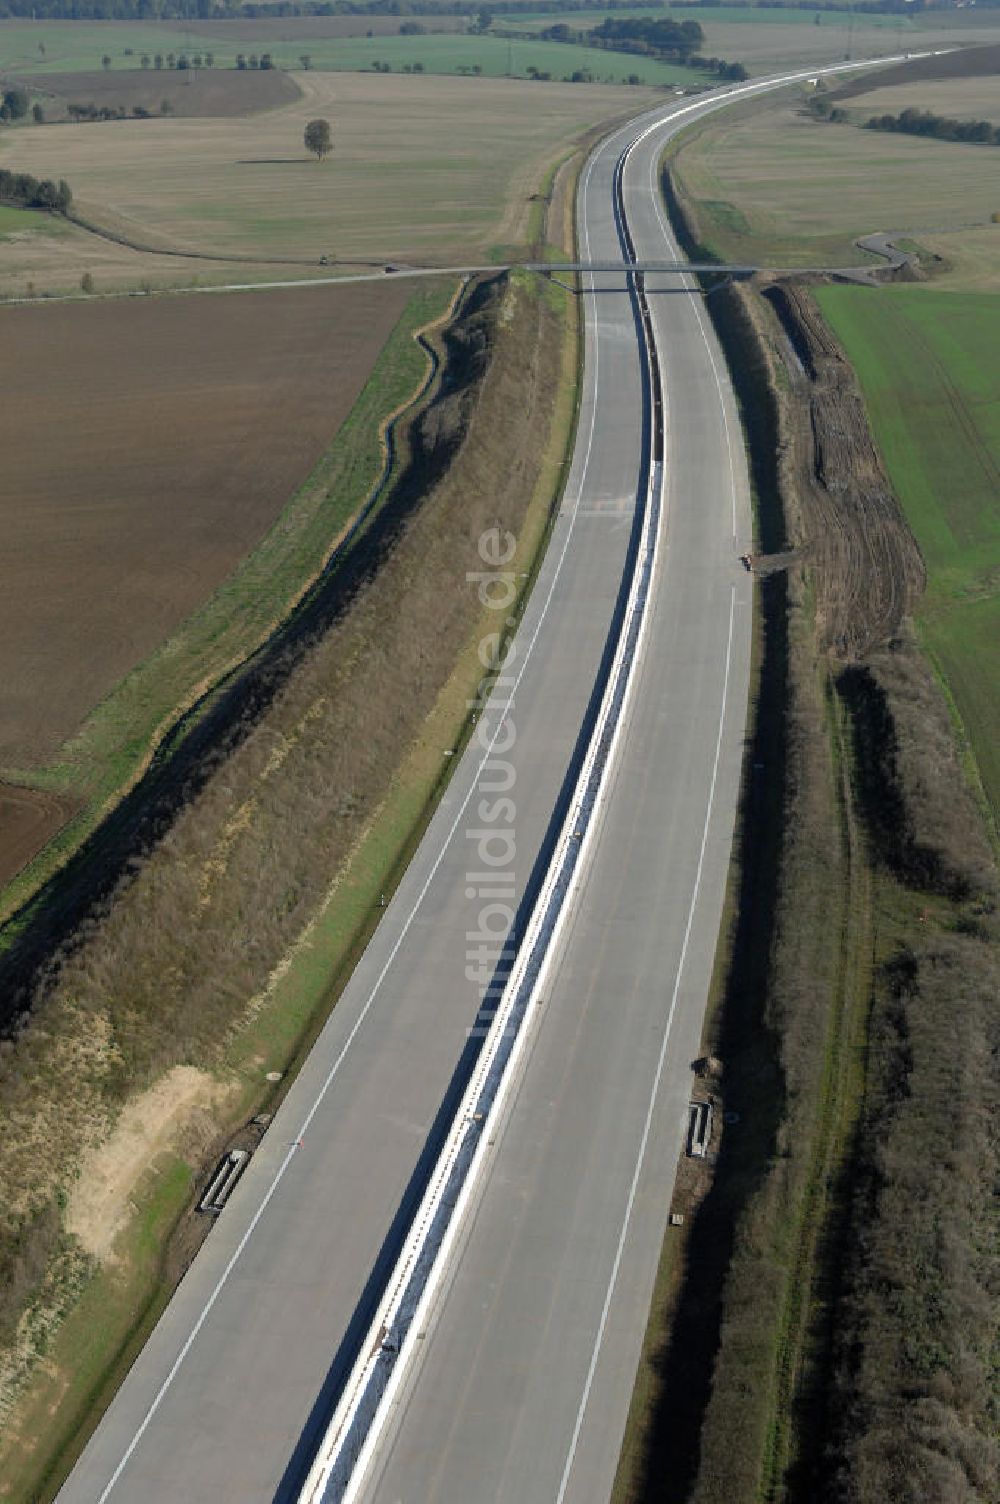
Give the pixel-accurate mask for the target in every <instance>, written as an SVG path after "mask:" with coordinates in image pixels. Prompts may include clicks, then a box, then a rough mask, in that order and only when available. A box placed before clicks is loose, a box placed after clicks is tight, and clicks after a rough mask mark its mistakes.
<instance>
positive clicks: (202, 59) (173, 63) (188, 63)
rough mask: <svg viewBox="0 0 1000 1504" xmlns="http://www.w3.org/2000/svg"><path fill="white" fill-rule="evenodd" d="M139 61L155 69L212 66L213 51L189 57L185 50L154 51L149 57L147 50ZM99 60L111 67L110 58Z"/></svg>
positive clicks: (213, 59) (213, 61)
mask: <svg viewBox="0 0 1000 1504" xmlns="http://www.w3.org/2000/svg"><path fill="white" fill-rule="evenodd" d="M139 61H140V63H141V64H142V67H143V68H144V69H147V68H150V67H153V68H157V69H160V68H179V69H180V70H181V71H183V70H184V69H185V68H214V67H215V53H214V52H205V53H202V52H194V53H192V55H191V56H190V57H188V55H187V53H186V52H181V53H176V52H167V53H163V52H156V53H154V54H153V56H152V57H150V55H149V53H148V52H144V53H143V54H142V57H141V58H140V59H139ZM101 62H102V63H103V64H104V67H105V68H110V67H111V59H110V58H109V57H103V58H102V59H101Z"/></svg>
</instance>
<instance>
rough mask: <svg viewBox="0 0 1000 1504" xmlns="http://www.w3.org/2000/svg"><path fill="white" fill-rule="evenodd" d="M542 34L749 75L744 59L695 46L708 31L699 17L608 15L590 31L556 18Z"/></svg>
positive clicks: (737, 77) (732, 75)
mask: <svg viewBox="0 0 1000 1504" xmlns="http://www.w3.org/2000/svg"><path fill="white" fill-rule="evenodd" d="M539 35H540V36H541V37H542V38H543V39H544V40H545V41H547V42H572V43H574V44H575V45H577V46H582V47H599V48H602V49H603V50H604V51H606V52H626V53H631V54H633V55H636V54H638V55H639V56H642V57H655V58H657V59H664V60H665V61H668V62H673V63H683V64H684V65H685V66H686V67H689V68H697V69H700V70H702V71H704V72H706V73H715V74H717V75H718V76H719V78H722V79H726V80H733V81H736V82H740V81H742V80H743V79H745V78H748V77H749V74H748V73H747V70H746V69H745V68H744V66H743V64H742V63H729V62H727V61H726V59H725V58H722V57H703V56H702V55H701V53H700V52H698V51H697V50H696V49H697V48H699V47H701V46H702V45H703V43H704V41H705V33H704V32H703V31H702V29H701V27H700V26H699V25H698V23H697V21H673V20H647V19H646V18H645V17H641V16H628V17H625V18H623V19H620V20H616V19H614V18H613V17H610V16H609V17H607V18H606V19H605V20H604V21H602V22H601V24H600V26H595V27H594V28H593V29H592V30H589V31H577V30H574V28H573V27H571V26H567V24H566V22H565V21H557V22H556V24H555V25H554V26H547V27H546V28H545V30H544V31H542V32H540V33H539ZM633 76H634V75H633ZM631 81H632V79H631V78H630V79H629V82H631Z"/></svg>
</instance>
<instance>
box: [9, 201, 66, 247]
mask: <svg viewBox="0 0 1000 1504" xmlns="http://www.w3.org/2000/svg"><path fill="white" fill-rule="evenodd" d="M60 229H61V226H60V225H59V224H58V223H57V221H56V220H54V219H53V218H52V216H51V215H50V214H39V213H37V212H36V211H35V210H34V209H16V208H14V207H13V205H11V204H0V240H7V239H8V238H9V237H10V236H12V235H27V234H32V235H58V234H59V232H60Z"/></svg>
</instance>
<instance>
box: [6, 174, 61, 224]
mask: <svg viewBox="0 0 1000 1504" xmlns="http://www.w3.org/2000/svg"><path fill="white" fill-rule="evenodd" d="M72 202H73V194H72V193H71V191H70V186H69V184H68V183H67V182H66V181H65V179H63V178H60V180H59V182H58V183H53V182H52V180H51V179H50V178H33V177H32V176H31V173H30V172H8V171H6V169H4V168H0V203H4V204H16V205H17V207H18V208H21V209H48V210H50V211H52V212H53V213H55V214H65V213H66V211H67V209H68V208H69V206H70V204H71V203H72Z"/></svg>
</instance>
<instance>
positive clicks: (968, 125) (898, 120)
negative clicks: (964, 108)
mask: <svg viewBox="0 0 1000 1504" xmlns="http://www.w3.org/2000/svg"><path fill="white" fill-rule="evenodd" d="M867 129H868V130H870V131H898V132H900V133H902V134H903V135H904V136H933V137H934V139H935V140H936V141H966V142H970V143H972V144H973V145H977V146H1000V126H995V125H993V124H992V123H991V122H990V121H989V120H952V119H951V118H950V117H949V116H947V115H934V114H932V112H931V111H930V110H914V109H909V110H903V112H902V114H900V115H873V116H872V117H871V119H870V120H869V121H868V125H867Z"/></svg>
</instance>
